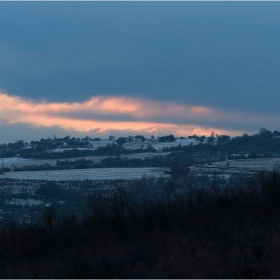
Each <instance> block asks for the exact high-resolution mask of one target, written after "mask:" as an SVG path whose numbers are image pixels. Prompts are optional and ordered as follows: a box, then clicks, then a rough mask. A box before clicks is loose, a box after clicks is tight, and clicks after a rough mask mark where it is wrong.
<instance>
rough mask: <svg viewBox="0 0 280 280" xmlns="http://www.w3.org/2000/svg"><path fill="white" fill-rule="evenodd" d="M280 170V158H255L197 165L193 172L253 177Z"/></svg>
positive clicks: (193, 167) (192, 168)
mask: <svg viewBox="0 0 280 280" xmlns="http://www.w3.org/2000/svg"><path fill="white" fill-rule="evenodd" d="M274 169H276V170H279V169H280V158H254V159H238V160H225V161H219V162H212V163H211V164H196V165H194V166H192V167H191V170H192V171H193V172H196V173H200V174H223V175H238V174H246V175H251V174H254V173H256V172H259V171H264V170H265V171H271V170H274Z"/></svg>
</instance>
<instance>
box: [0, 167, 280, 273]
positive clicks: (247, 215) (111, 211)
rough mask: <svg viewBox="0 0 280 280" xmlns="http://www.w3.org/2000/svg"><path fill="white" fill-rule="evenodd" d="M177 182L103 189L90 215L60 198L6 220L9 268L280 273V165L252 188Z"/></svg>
mask: <svg viewBox="0 0 280 280" xmlns="http://www.w3.org/2000/svg"><path fill="white" fill-rule="evenodd" d="M176 184H177V181H176V180H169V181H168V182H167V184H166V185H165V187H163V188H162V191H161V194H160V196H159V197H158V198H157V199H148V198H147V197H146V196H143V195H139V194H138V193H137V191H136V190H139V186H137V187H136V188H131V189H129V190H128V189H125V188H115V189H113V190H111V191H95V192H93V193H92V194H91V195H90V196H89V197H88V203H87V211H85V214H84V216H83V217H82V218H78V217H77V216H75V215H74V214H70V215H68V216H64V217H59V216H58V215H57V212H56V208H55V205H51V206H50V207H48V208H47V209H46V210H45V212H44V215H43V221H42V222H41V223H37V224H18V223H16V222H14V221H11V222H10V223H9V224H8V225H6V226H5V227H3V228H2V229H1V230H0V276H1V278H279V276H280V265H279V263H280V256H279V250H280V242H279V236H280V227H279V222H280V204H279V200H280V174H279V173H278V172H277V171H273V172H260V173H258V174H256V175H255V176H253V177H252V178H250V180H248V182H247V183H246V188H240V187H238V186H235V187H234V188H223V189H221V188H217V187H210V186H209V188H208V189H205V188H203V189H197V190H195V191H194V190H192V191H188V192H186V193H185V194H184V195H179V194H178V193H176V192H175V191H174V190H175V189H176ZM143 187H145V186H143V185H141V188H143ZM146 187H147V188H148V186H146ZM53 188H56V186H53ZM38 191H39V192H42V193H44V192H45V191H46V189H44V186H42V188H41V189H40V190H38Z"/></svg>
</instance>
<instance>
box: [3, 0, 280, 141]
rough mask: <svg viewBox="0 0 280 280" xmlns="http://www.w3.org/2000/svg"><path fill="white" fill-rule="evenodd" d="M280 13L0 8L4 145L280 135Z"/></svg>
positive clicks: (241, 8) (160, 5)
mask: <svg viewBox="0 0 280 280" xmlns="http://www.w3.org/2000/svg"><path fill="white" fill-rule="evenodd" d="M279 14H280V2H36V1H35V2H32V1H31V2H0V143H3V142H14V141H16V140H19V139H23V140H26V141H30V140H36V139H41V138H45V137H53V136H54V135H56V136H58V137H63V136H67V135H70V136H75V137H83V136H90V137H108V136H109V135H114V136H128V135H137V134H141V135H145V136H147V137H149V136H151V135H154V136H161V135H167V134H174V135H175V136H189V135H193V134H197V135H206V136H209V135H210V134H211V132H212V131H214V132H215V133H217V134H227V135H232V136H233V135H242V134H243V133H249V134H253V133H257V132H258V131H259V130H260V129H261V128H266V129H269V130H272V131H273V130H280V122H279V119H280V110H279V105H280V52H279V50H280V17H279Z"/></svg>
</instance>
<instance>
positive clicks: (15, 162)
mask: <svg viewBox="0 0 280 280" xmlns="http://www.w3.org/2000/svg"><path fill="white" fill-rule="evenodd" d="M168 154H170V152H159V153H135V154H127V155H121V156H120V157H121V158H130V159H131V158H141V159H144V158H146V157H148V158H151V157H155V156H166V155H168ZM82 158H84V159H87V160H92V161H93V162H95V163H98V162H100V161H101V160H102V159H104V158H108V156H89V157H78V158H68V160H76V159H82ZM61 160H65V159H61ZM56 162H57V159H33V158H29V159H25V158H20V157H13V158H2V163H3V167H9V168H12V167H13V166H16V167H19V168H20V167H23V166H28V165H42V164H49V165H53V166H54V165H56ZM0 163H1V162H0Z"/></svg>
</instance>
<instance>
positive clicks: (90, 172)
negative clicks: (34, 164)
mask: <svg viewBox="0 0 280 280" xmlns="http://www.w3.org/2000/svg"><path fill="white" fill-rule="evenodd" d="M168 170H169V168H160V167H146V168H96V169H71V170H51V171H22V172H7V173H5V174H2V175H0V178H11V179H20V180H55V181H70V180H73V181H74V180H75V181H76V180H87V179H88V180H115V179H127V180H133V179H140V178H142V177H143V176H146V177H169V175H168V174H165V171H168Z"/></svg>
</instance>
